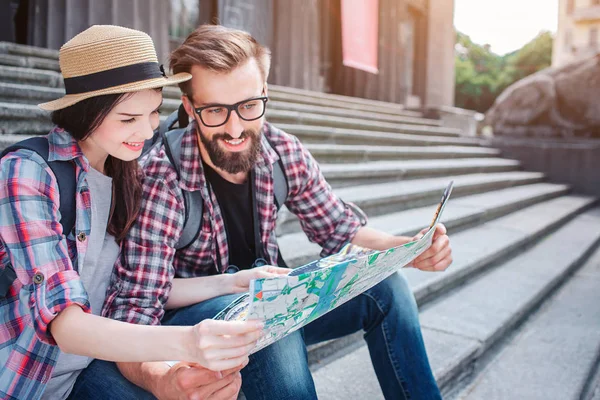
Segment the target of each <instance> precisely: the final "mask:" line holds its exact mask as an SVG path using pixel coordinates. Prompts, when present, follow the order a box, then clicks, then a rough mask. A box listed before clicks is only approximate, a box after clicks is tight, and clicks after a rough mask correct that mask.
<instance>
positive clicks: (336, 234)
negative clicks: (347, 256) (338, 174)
mask: <svg viewBox="0 0 600 400" xmlns="http://www.w3.org/2000/svg"><path fill="white" fill-rule="evenodd" d="M296 146H297V147H298V152H297V153H296V154H301V158H300V159H299V160H298V162H297V164H295V168H294V171H295V172H294V174H293V176H292V178H293V179H291V185H290V186H291V187H290V197H289V198H288V201H287V202H286V205H287V207H288V209H289V210H290V211H291V212H292V213H294V214H296V215H297V216H298V218H299V220H300V224H301V226H302V229H303V230H304V232H305V233H306V235H307V236H308V239H309V240H310V241H312V242H315V243H317V244H319V245H320V246H321V247H322V252H321V256H323V257H324V256H327V255H330V254H334V253H336V252H338V251H339V250H340V249H341V248H342V247H343V246H344V245H345V244H346V243H349V242H350V241H351V240H352V239H353V238H354V236H355V235H356V232H357V231H358V229H359V228H360V227H361V226H362V224H361V221H360V218H359V217H358V216H356V215H355V214H354V212H353V211H352V209H351V208H350V207H349V206H347V205H346V204H345V203H344V202H343V201H342V200H341V199H340V198H339V197H338V196H337V195H336V194H335V193H333V190H332V189H331V186H330V185H329V183H327V181H326V180H325V177H324V176H323V174H322V172H321V169H320V168H319V164H318V163H317V161H316V160H315V159H314V158H313V157H312V155H311V154H310V153H309V152H308V150H306V149H305V148H304V146H302V145H301V144H300V143H299V142H298V141H297V139H296Z"/></svg>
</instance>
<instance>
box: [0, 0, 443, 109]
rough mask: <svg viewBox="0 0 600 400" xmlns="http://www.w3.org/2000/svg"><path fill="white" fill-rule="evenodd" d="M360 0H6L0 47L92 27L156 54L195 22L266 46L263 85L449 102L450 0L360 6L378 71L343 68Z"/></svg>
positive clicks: (61, 37) (56, 39) (412, 103)
mask: <svg viewBox="0 0 600 400" xmlns="http://www.w3.org/2000/svg"><path fill="white" fill-rule="evenodd" d="M357 1H358V2H359V3H360V2H361V0H93V1H92V0H3V1H2V2H0V15H2V17H0V18H1V19H2V20H1V21H0V41H9V42H17V43H22V44H29V45H33V46H39V47H46V48H51V49H58V48H60V46H61V45H62V44H63V43H65V42H66V41H67V40H69V39H70V38H72V37H73V36H74V35H75V34H77V33H78V32H81V31H82V30H84V29H86V28H87V27H89V26H90V25H93V24H116V25H122V26H127V27H131V28H135V29H140V30H143V31H145V32H147V33H149V34H150V35H151V36H152V37H153V39H154V42H155V45H156V48H157V51H158V53H159V57H161V58H162V60H163V61H165V62H166V60H167V58H168V53H169V51H170V50H171V49H173V47H175V46H177V45H178V44H179V43H180V42H181V41H182V40H183V39H184V38H185V37H186V36H187V35H188V34H189V33H190V32H191V31H192V30H193V29H194V28H195V27H196V26H197V25H198V24H202V23H220V24H223V25H225V26H229V27H234V28H239V29H243V30H246V31H248V32H250V33H252V34H253V35H254V36H255V37H256V38H257V39H258V40H259V41H261V42H262V43H263V44H265V45H266V46H268V47H269V48H271V50H272V53H273V65H272V69H271V70H272V73H271V76H270V78H269V81H270V83H273V84H277V85H283V86H290V87H295V88H300V89H309V90H315V91H320V92H327V93H335V94H343V95H349V96H356V97H363V98H368V99H375V100H382V101H390V102H394V103H400V104H405V105H407V106H409V107H425V106H427V107H437V106H451V105H453V103H454V43H455V32H454V27H453V10H454V0H362V1H363V2H364V4H366V5H367V6H369V7H377V10H376V11H377V12H375V13H373V14H374V15H375V17H376V19H375V24H376V25H375V26H376V29H377V35H378V40H377V43H376V44H375V46H376V47H377V48H376V53H377V56H378V61H377V64H378V65H377V67H378V68H377V69H378V72H377V73H373V72H367V71H363V70H359V69H356V68H351V67H347V66H344V60H343V57H344V55H343V54H342V53H343V52H342V40H343V37H342V36H343V35H342V31H343V29H342V25H343V24H344V23H346V21H344V19H343V18H342V5H343V3H344V2H347V3H346V6H348V4H356V2H357Z"/></svg>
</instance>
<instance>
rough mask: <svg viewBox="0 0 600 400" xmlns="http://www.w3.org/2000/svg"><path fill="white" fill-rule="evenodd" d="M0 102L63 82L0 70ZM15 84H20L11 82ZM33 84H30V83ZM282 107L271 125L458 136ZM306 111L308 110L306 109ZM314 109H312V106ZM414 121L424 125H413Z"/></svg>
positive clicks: (167, 105) (59, 92) (271, 114)
mask: <svg viewBox="0 0 600 400" xmlns="http://www.w3.org/2000/svg"><path fill="white" fill-rule="evenodd" d="M0 77H1V78H0V79H2V80H3V81H4V82H0V102H5V103H18V104H29V105H37V104H39V103H43V102H46V101H51V100H54V99H57V98H59V97H61V96H63V95H64V93H65V92H64V89H63V88H62V87H60V86H59V83H58V82H62V78H61V77H60V74H58V73H56V72H52V71H37V70H30V69H22V68H17V67H0ZM15 81H18V82H22V83H14V82H15ZM32 83H33V84H32ZM180 104H181V102H180V100H179V99H172V98H165V99H164V101H163V106H162V110H163V115H168V114H170V113H171V112H173V111H174V110H175V109H177V108H178V107H179V105H180ZM281 104H285V103H281V102H275V105H274V106H272V105H271V104H270V105H269V107H268V109H267V118H268V119H269V121H272V122H273V123H276V124H279V123H294V124H303V125H319V126H324V127H325V126H326V127H339V128H355V129H363V130H373V131H380V132H399V131H400V132H405V133H412V134H424V135H434V136H449V137H457V136H459V135H460V131H459V130H457V129H450V128H442V127H439V126H432V125H427V124H424V123H426V122H427V121H428V120H423V121H420V119H418V118H409V120H408V121H404V122H403V123H391V122H381V121H380V120H379V119H378V118H379V116H381V115H385V114H373V115H371V116H370V118H369V119H357V118H356V117H355V118H349V117H347V116H346V117H344V116H327V115H323V114H321V113H310V112H301V111H289V110H282V109H278V108H277V106H278V105H281ZM307 108H309V107H307ZM311 108H313V109H317V110H318V108H315V107H311ZM413 121H420V122H423V123H422V124H418V125H415V124H414V123H413Z"/></svg>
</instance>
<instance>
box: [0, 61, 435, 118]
mask: <svg viewBox="0 0 600 400" xmlns="http://www.w3.org/2000/svg"><path fill="white" fill-rule="evenodd" d="M2 56H5V54H0V60H2V58H1V57H2ZM7 57H15V59H14V60H13V61H12V62H8V63H6V64H8V65H2V62H1V61H0V82H2V83H9V84H13V85H15V84H16V85H36V86H43V87H53V88H57V89H60V90H57V91H56V92H54V95H55V96H62V94H63V93H64V91H63V89H62V88H63V87H64V86H63V80H62V75H61V74H60V72H57V71H55V70H53V69H52V70H49V69H38V68H27V67H26V65H27V64H26V63H24V62H23V59H22V58H18V56H7ZM41 62H42V63H47V62H48V61H47V60H45V59H41ZM13 65H14V66H13ZM20 91H21V90H20V88H19V92H20ZM19 92H15V91H14V90H11V88H10V87H3V86H2V85H0V101H4V102H23V103H27V104H37V103H39V102H40V101H47V100H51V99H52V97H50V94H47V95H46V96H45V97H37V98H36V97H32V96H23V95H21V93H19ZM275 93H276V92H275ZM42 95H43V94H42ZM163 95H164V98H165V102H164V105H163V108H164V110H165V112H167V113H168V112H170V111H172V110H174V109H176V108H177V107H179V104H180V103H181V102H180V97H181V92H180V91H179V89H178V88H177V87H167V88H165V89H164V90H163ZM275 98H277V94H275ZM269 109H270V110H281V111H287V112H297V113H301V114H303V115H304V114H318V115H321V116H322V115H326V116H331V117H337V118H340V117H341V118H354V119H356V118H360V119H362V120H372V121H379V122H385V123H396V124H414V125H424V126H441V121H440V120H435V119H426V118H422V117H414V116H402V115H400V116H397V115H392V114H386V113H379V112H374V111H371V112H366V111H358V110H348V109H344V108H336V107H323V106H319V105H311V104H299V103H292V102H289V101H281V100H279V101H277V100H275V101H270V102H269Z"/></svg>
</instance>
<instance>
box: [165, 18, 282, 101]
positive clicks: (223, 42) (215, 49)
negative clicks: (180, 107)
mask: <svg viewBox="0 0 600 400" xmlns="http://www.w3.org/2000/svg"><path fill="white" fill-rule="evenodd" d="M252 58H254V59H255V60H256V62H257V64H258V68H259V70H260V73H261V74H262V78H263V79H264V81H265V82H266V81H267V78H268V77H269V69H270V67H271V52H270V51H269V49H268V48H266V47H265V46H262V45H261V44H260V43H258V42H257V41H256V39H254V38H253V37H252V35H250V34H249V33H248V32H244V31H241V30H238V29H232V28H227V27H224V26H221V25H200V26H199V27H198V28H197V29H196V30H195V31H194V32H192V33H190V35H189V36H188V37H187V38H186V39H185V41H184V42H183V44H182V45H181V46H179V47H178V48H177V49H175V50H174V51H173V52H172V53H171V57H170V62H169V66H170V67H171V70H172V71H173V73H175V74H177V73H179V72H191V69H192V66H193V65H198V66H201V67H203V68H206V69H208V70H210V71H215V72H224V73H227V72H231V71H233V70H234V69H235V68H237V67H239V66H241V65H243V64H245V63H246V62H247V61H249V60H250V59H252ZM179 88H180V89H181V91H182V92H183V93H184V94H185V95H187V96H190V95H191V94H192V93H190V89H191V83H190V81H187V82H184V83H180V84H179Z"/></svg>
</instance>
